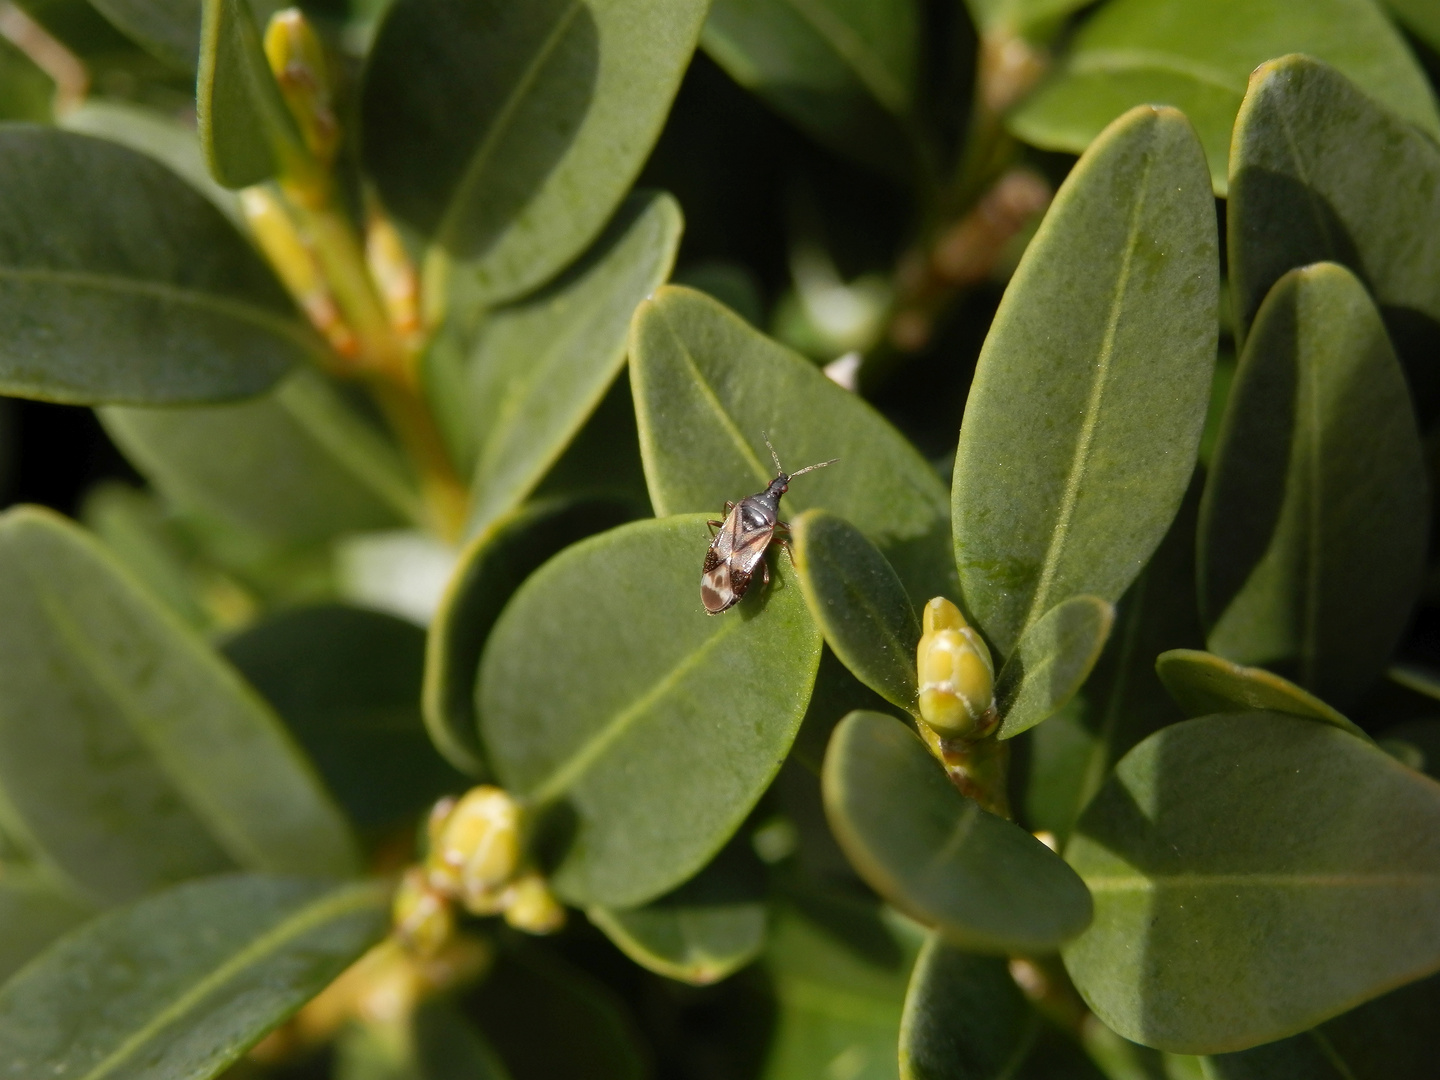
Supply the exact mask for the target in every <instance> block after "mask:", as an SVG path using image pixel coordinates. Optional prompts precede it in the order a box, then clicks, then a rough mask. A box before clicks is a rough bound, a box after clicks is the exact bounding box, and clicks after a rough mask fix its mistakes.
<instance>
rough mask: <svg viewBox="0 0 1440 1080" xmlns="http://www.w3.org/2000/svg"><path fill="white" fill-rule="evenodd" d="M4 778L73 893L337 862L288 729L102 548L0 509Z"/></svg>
mask: <svg viewBox="0 0 1440 1080" xmlns="http://www.w3.org/2000/svg"><path fill="white" fill-rule="evenodd" d="M0 556H3V557H0V606H3V608H4V610H5V612H6V618H5V621H4V624H3V630H0V791H3V793H4V802H5V803H6V804H7V806H8V808H9V810H10V812H11V813H13V814H14V815H15V817H16V818H17V824H19V825H20V827H21V829H22V831H23V834H24V836H25V839H26V841H27V842H26V846H27V847H29V848H31V849H33V850H37V851H39V852H41V853H43V856H44V858H45V859H46V861H47V862H48V863H50V864H51V865H53V866H54V867H55V868H56V870H57V871H59V873H60V875H61V876H63V878H65V879H66V880H67V883H71V884H73V887H74V888H75V889H77V890H78V891H79V892H81V893H82V894H84V895H86V896H88V897H92V898H94V899H96V900H98V901H101V902H107V903H115V902H119V901H123V900H128V899H130V898H132V897H135V896H138V895H140V894H142V893H144V892H147V891H149V890H150V889H153V888H155V887H157V886H160V885H164V884H168V883H170V882H174V881H178V880H180V879H182V878H186V877H193V876H197V875H200V874H207V873H214V872H216V871H218V870H224V869H227V868H230V867H237V866H238V867H244V868H247V869H253V870H265V871H275V872H282V873H297V872H303V873H307V874H336V875H340V874H347V873H351V872H353V870H354V868H355V862H356V852H355V848H354V842H353V840H352V839H351V837H350V835H349V832H348V830H347V829H346V826H345V822H344V819H343V817H342V816H341V814H340V813H339V811H338V810H337V809H336V808H335V807H334V805H333V804H332V803H331V802H330V801H329V799H328V798H327V797H326V795H325V793H324V791H323V789H322V788H321V787H320V785H319V783H318V782H317V781H316V779H315V777H314V776H313V774H312V773H311V770H310V767H309V765H308V763H307V762H306V761H305V760H304V758H303V757H302V756H301V755H300V754H299V753H298V752H297V750H296V748H295V747H294V746H293V745H292V744H291V742H290V740H289V738H288V737H287V736H286V734H285V732H284V729H283V727H282V726H281V725H280V723H279V722H278V721H277V720H276V719H275V717H274V716H273V715H272V714H271V713H270V711H269V710H268V709H267V708H266V707H265V705H264V703H263V702H262V701H261V700H260V699H259V698H258V697H257V696H256V695H255V694H254V693H253V692H252V691H250V690H249V689H248V688H247V687H246V686H245V684H244V683H243V681H242V680H241V679H240V678H239V677H238V676H237V675H236V674H235V672H234V671H233V670H231V669H230V668H229V667H228V666H227V665H225V664H224V663H222V662H221V661H220V660H219V659H218V658H217V657H216V656H215V655H214V653H212V652H211V651H210V650H209V648H208V647H207V646H206V645H205V644H204V642H203V641H202V640H201V639H199V638H198V637H197V636H195V635H194V633H193V632H192V631H190V630H189V629H188V628H187V627H185V626H183V625H182V624H181V623H180V621H179V620H178V619H177V618H176V617H175V616H173V615H172V614H170V613H169V612H168V611H166V610H165V609H163V608H161V607H160V605H159V604H158V603H157V602H156V601H155V600H154V599H152V598H151V597H150V596H148V595H146V594H145V593H143V592H142V591H141V590H140V589H139V588H138V587H137V586H136V585H135V584H134V583H132V582H131V580H130V579H129V578H128V577H127V576H126V575H124V574H123V573H122V572H121V571H120V569H119V567H117V566H116V565H115V563H114V562H113V560H112V559H111V558H110V556H108V555H107V554H106V553H105V552H104V551H103V550H102V549H101V548H100V546H99V545H98V544H97V543H95V541H94V540H92V539H90V538H89V537H88V536H86V534H85V533H83V532H82V531H81V530H79V529H77V528H76V527H75V526H73V525H70V524H68V523H66V522H65V521H64V520H63V519H61V518H59V517H58V516H56V515H53V514H51V513H49V512H47V511H41V510H37V509H31V508H22V509H19V510H13V511H10V512H9V513H7V514H5V515H4V516H3V517H0Z"/></svg>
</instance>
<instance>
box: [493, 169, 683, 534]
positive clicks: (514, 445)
mask: <svg viewBox="0 0 1440 1080" xmlns="http://www.w3.org/2000/svg"><path fill="white" fill-rule="evenodd" d="M682 224H683V223H682V219H681V216H680V207H679V204H677V203H676V202H675V200H674V199H673V198H671V197H670V196H669V195H665V194H663V193H646V194H639V195H634V196H632V197H631V198H630V199H628V200H627V201H626V202H625V203H624V204H623V205H622V206H621V207H620V210H619V211H618V212H617V214H616V218H615V220H614V221H613V222H612V223H611V225H610V228H609V229H608V230H607V231H606V233H605V234H604V235H602V236H601V237H600V239H599V241H597V243H596V245H595V248H594V249H593V250H592V251H591V252H590V253H589V254H588V255H587V256H586V257H585V259H584V260H583V261H582V262H581V263H580V264H579V265H578V266H576V267H574V268H572V269H571V270H570V271H569V272H567V273H566V274H565V276H564V277H562V278H561V279H560V280H559V281H557V282H555V283H554V284H553V285H552V286H550V287H549V288H547V289H546V290H545V291H544V292H543V293H541V294H540V295H539V296H537V297H534V298H532V299H530V300H528V301H526V302H525V303H523V304H520V305H518V306H515V307H510V308H505V309H503V310H501V311H498V312H495V313H494V314H493V315H491V316H490V317H489V319H487V321H486V323H485V325H484V328H483V329H482V331H481V335H480V340H479V342H478V343H477V345H476V347H475V349H474V351H473V352H472V353H471V356H470V362H469V371H468V374H469V386H468V392H469V393H468V400H469V403H470V408H469V413H470V417H471V423H472V424H473V425H474V429H475V432H476V437H477V442H478V446H477V448H476V455H475V466H474V472H473V474H472V479H471V485H470V486H471V492H472V500H471V510H470V520H469V523H468V528H469V529H470V530H471V531H472V533H473V532H478V531H480V530H481V529H483V528H485V526H487V525H489V524H491V523H493V522H495V521H497V520H498V519H499V518H501V517H503V516H504V515H505V514H507V513H508V512H510V511H511V510H513V509H515V507H517V506H518V505H519V504H520V503H521V501H522V500H524V499H525V498H526V497H527V496H528V495H529V494H530V493H531V492H532V491H533V490H534V488H535V486H536V485H537V484H538V483H540V481H541V480H542V479H543V478H544V476H545V474H546V472H547V471H549V469H550V467H551V466H552V465H554V464H555V462H556V461H557V460H558V459H559V457H560V455H561V453H562V451H564V449H565V447H566V446H567V445H568V444H569V442H570V441H571V440H572V439H573V438H574V437H575V435H576V433H577V432H578V431H579V430H580V429H581V427H582V426H583V425H584V423H585V419H586V418H587V417H588V416H589V415H590V414H591V413H592V412H593V411H594V410H595V408H596V406H597V405H598V404H599V403H600V400H601V398H603V397H604V396H605V391H606V388H607V387H609V386H610V384H611V383H613V382H614V381H615V377H616V375H618V374H619V371H620V369H621V367H623V366H624V363H625V344H626V336H627V335H628V333H629V330H630V316H631V314H632V313H633V312H634V310H635V305H637V304H638V303H640V301H642V300H644V299H645V297H647V296H649V295H650V294H651V293H652V292H654V291H655V289H656V288H657V287H658V286H659V285H660V283H661V282H663V281H664V280H665V278H666V277H667V276H669V273H670V267H671V266H672V264H673V263H674V261H675V249H676V247H677V246H678V245H679V243H680V231H681V228H682Z"/></svg>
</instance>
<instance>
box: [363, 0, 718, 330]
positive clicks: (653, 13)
mask: <svg viewBox="0 0 1440 1080" xmlns="http://www.w3.org/2000/svg"><path fill="white" fill-rule="evenodd" d="M705 7H706V5H705V3H704V2H703V0H541V2H535V3H526V4H513V3H506V2H504V0H463V2H461V3H454V2H451V0H400V2H399V3H397V4H395V5H394V6H393V7H392V8H391V9H390V10H389V12H388V14H387V15H386V17H385V21H384V23H383V24H382V25H381V27H380V32H379V35H378V36H377V38H376V40H375V45H374V48H373V49H372V50H371V53H370V59H369V64H368V66H367V68H366V72H365V81H364V87H363V89H362V92H361V116H362V126H363V138H362V140H361V144H362V146H363V148H364V149H363V153H364V159H365V164H366V167H367V169H368V170H369V172H370V174H371V175H372V176H373V177H374V178H375V182H376V183H377V184H378V185H379V188H380V193H381V195H382V196H383V197H384V199H385V202H386V204H387V206H388V207H389V208H390V210H391V211H392V212H393V213H394V214H395V215H396V216H397V217H399V218H400V219H401V220H402V221H404V222H406V223H407V224H409V225H410V226H412V227H413V228H415V229H417V230H419V231H420V232H421V233H422V234H424V235H425V236H427V237H430V238H431V239H432V241H433V244H432V247H431V250H430V254H429V257H428V258H427V260H426V265H425V289H426V293H427V295H431V296H438V295H439V294H441V293H442V292H443V291H444V288H445V282H446V281H447V279H458V280H455V281H454V284H456V285H457V286H459V288H460V289H461V291H462V293H463V295H464V296H465V298H466V299H467V301H469V302H471V303H473V302H479V303H483V304H493V303H498V302H500V301H502V300H508V299H512V298H514V297H516V296H520V295H522V294H523V293H526V292H528V291H530V290H531V289H533V288H534V287H535V286H537V285H539V284H541V283H542V282H544V281H546V280H547V279H549V278H550V277H552V276H553V275H554V274H555V272H556V271H558V270H559V269H560V268H561V267H563V266H565V265H566V264H567V263H569V262H570V260H571V259H573V258H575V256H576V255H578V254H580V252H581V251H583V250H584V249H585V248H586V247H587V246H588V245H589V244H590V242H591V241H592V240H593V239H594V238H595V237H596V235H597V234H598V233H599V232H600V230H601V228H602V227H603V226H604V224H605V222H606V220H607V219H609V217H610V215H611V213H613V212H614V210H615V207H616V206H618V205H619V203H620V200H621V199H622V198H623V197H624V195H625V192H626V191H627V190H628V189H629V187H630V184H631V183H632V182H633V181H634V179H635V175H636V174H637V173H638V172H639V171H640V166H641V165H642V164H643V163H644V161H645V158H646V156H647V155H648V154H649V152H650V147H651V145H652V144H653V143H654V141H655V139H656V137H657V136H658V135H659V133H660V126H661V124H662V123H663V122H664V119H665V115H666V113H667V112H668V111H669V108H670V100H671V98H673V97H674V96H675V91H676V88H677V87H678V86H679V83H680V76H681V75H682V74H683V73H684V71H685V67H686V65H687V64H688V63H689V62H690V54H691V53H692V52H693V50H694V48H695V41H696V39H697V38H698V37H699V34H700V24H701V22H702V21H703V20H704V17H705Z"/></svg>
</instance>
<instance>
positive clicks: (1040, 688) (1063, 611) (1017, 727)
mask: <svg viewBox="0 0 1440 1080" xmlns="http://www.w3.org/2000/svg"><path fill="white" fill-rule="evenodd" d="M1114 624H1115V608H1114V606H1113V605H1111V604H1107V603H1106V602H1105V601H1104V600H1101V599H1100V598H1099V597H1098V596H1072V597H1071V598H1070V599H1068V600H1064V601H1061V602H1060V603H1058V604H1056V605H1055V606H1054V607H1053V608H1051V609H1050V610H1049V611H1047V612H1046V613H1045V614H1044V615H1042V616H1041V617H1040V618H1039V619H1037V620H1036V621H1035V622H1033V623H1031V624H1030V628H1029V629H1028V630H1026V631H1025V634H1024V636H1023V637H1021V638H1020V642H1019V644H1017V645H1016V646H1015V652H1014V653H1013V654H1011V656H1010V659H1009V660H1007V661H1005V666H1004V667H1002V668H1001V669H1000V674H999V675H998V676H997V677H996V680H995V707H996V710H997V711H998V712H999V714H1000V728H999V730H998V731H997V732H996V733H995V736H996V738H999V739H1012V738H1014V737H1015V736H1016V735H1019V734H1020V733H1021V732H1022V731H1028V730H1030V729H1031V728H1032V727H1034V726H1035V725H1036V724H1038V723H1040V721H1042V720H1047V719H1049V718H1050V717H1051V716H1053V715H1055V713H1056V712H1058V711H1059V710H1060V709H1062V708H1064V707H1065V705H1066V703H1067V702H1069V700H1070V699H1071V698H1072V697H1074V696H1075V694H1076V692H1077V691H1078V690H1079V689H1080V687H1081V686H1082V685H1083V684H1084V682H1085V680H1086V679H1087V678H1089V676H1090V671H1091V669H1092V668H1094V667H1095V662H1096V661H1097V660H1099V659H1100V650H1101V649H1103V648H1104V647H1105V642H1106V640H1107V639H1108V638H1109V637H1110V628H1111V627H1112V626H1113V625H1114Z"/></svg>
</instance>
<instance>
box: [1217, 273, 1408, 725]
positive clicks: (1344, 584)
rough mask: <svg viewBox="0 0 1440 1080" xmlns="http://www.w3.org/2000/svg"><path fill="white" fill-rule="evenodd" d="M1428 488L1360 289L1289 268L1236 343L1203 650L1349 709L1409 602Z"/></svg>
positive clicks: (1400, 391)
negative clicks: (1259, 668)
mask: <svg viewBox="0 0 1440 1080" xmlns="http://www.w3.org/2000/svg"><path fill="white" fill-rule="evenodd" d="M1426 490H1427V489H1426V480H1425V469H1424V463H1423V458H1422V451H1421V447H1420V437H1419V433H1418V432H1417V431H1416V427H1415V418H1414V413H1413V411H1412V409H1411V405H1410V396H1409V393H1408V392H1407V390H1406V387H1405V378H1404V375H1403V373H1402V372H1401V370H1400V366H1399V364H1398V363H1397V362H1396V360H1395V354H1394V353H1393V352H1392V351H1391V349H1390V343H1389V340H1388V339H1387V337H1386V334H1385V328H1384V326H1383V325H1382V324H1381V322H1380V317H1379V313H1378V312H1377V311H1376V310H1375V307H1374V305H1373V304H1372V303H1371V302H1370V299H1369V297H1368V296H1367V295H1366V292H1365V288H1364V286H1362V285H1361V284H1360V283H1359V282H1358V281H1357V280H1356V279H1355V278H1354V277H1353V276H1352V275H1351V274H1350V272H1349V271H1347V270H1345V269H1344V268H1343V267H1340V266H1337V265H1335V264H1333V263H1320V264H1317V265H1315V266H1312V267H1307V268H1305V269H1303V270H1295V271H1291V272H1290V273H1289V274H1287V275H1286V276H1285V277H1283V278H1281V280H1280V281H1279V282H1278V283H1277V284H1276V286H1275V288H1274V289H1272V290H1271V293H1270V296H1269V298H1268V299H1267V301H1266V303H1265V306H1264V307H1262V308H1261V310H1260V313H1259V315H1258V316H1257V318H1256V321H1255V326H1254V328H1253V329H1252V331H1251V334H1250V337H1249V339H1248V340H1247V341H1246V344H1245V351H1244V353H1243V354H1242V356H1241V358H1240V367H1239V369H1238V370H1237V371H1236V374H1235V385H1234V388H1233V389H1232V390H1231V393H1230V403H1229V405H1228V406H1227V408H1226V412H1225V420H1224V422H1223V424H1222V426H1221V430H1220V439H1219V442H1218V443H1217V445H1216V448H1215V459H1214V462H1213V463H1212V467H1211V471H1210V476H1209V480H1208V482H1207V484H1206V487H1205V495H1204V498H1203V500H1202V502H1201V505H1200V533H1199V537H1200V539H1199V547H1200V610H1201V614H1202V615H1203V616H1204V618H1205V619H1206V622H1207V624H1208V625H1209V627H1210V630H1209V638H1208V646H1209V649H1210V651H1211V652H1214V653H1218V654H1219V655H1221V656H1223V657H1225V658H1226V659H1229V660H1234V661H1236V662H1238V663H1242V664H1260V665H1264V666H1266V667H1269V668H1271V669H1273V670H1275V671H1276V672H1278V673H1279V674H1282V675H1285V676H1286V677H1288V678H1291V679H1293V680H1294V681H1295V682H1297V683H1299V684H1300V685H1301V686H1303V687H1304V688H1305V689H1307V690H1309V691H1311V692H1312V693H1314V694H1316V695H1318V696H1319V697H1322V698H1324V699H1325V700H1327V701H1333V702H1335V703H1336V704H1337V705H1340V706H1342V707H1343V706H1345V705H1347V704H1348V703H1349V702H1351V701H1353V700H1354V699H1355V697H1356V695H1357V694H1358V693H1359V692H1360V691H1361V690H1363V689H1364V688H1365V686H1366V685H1367V684H1369V683H1370V682H1371V681H1372V680H1373V679H1374V678H1375V677H1376V676H1377V675H1378V674H1379V673H1380V671H1381V670H1382V669H1383V667H1384V665H1385V662H1386V660H1387V659H1388V658H1389V655H1390V652H1391V650H1392V649H1393V648H1394V646H1395V643H1396V641H1398V640H1399V637H1400V634H1401V632H1402V631H1403V629H1404V627H1405V622H1406V620H1407V619H1408V618H1409V615H1410V608H1411V605H1412V604H1413V603H1414V601H1415V596H1416V592H1417V589H1418V586H1419V581H1420V574H1421V569H1422V565H1423V562H1424V552H1425V543H1426V540H1425V537H1426V531H1427V521H1426V516H1427V511H1426V506H1425V500H1426Z"/></svg>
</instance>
